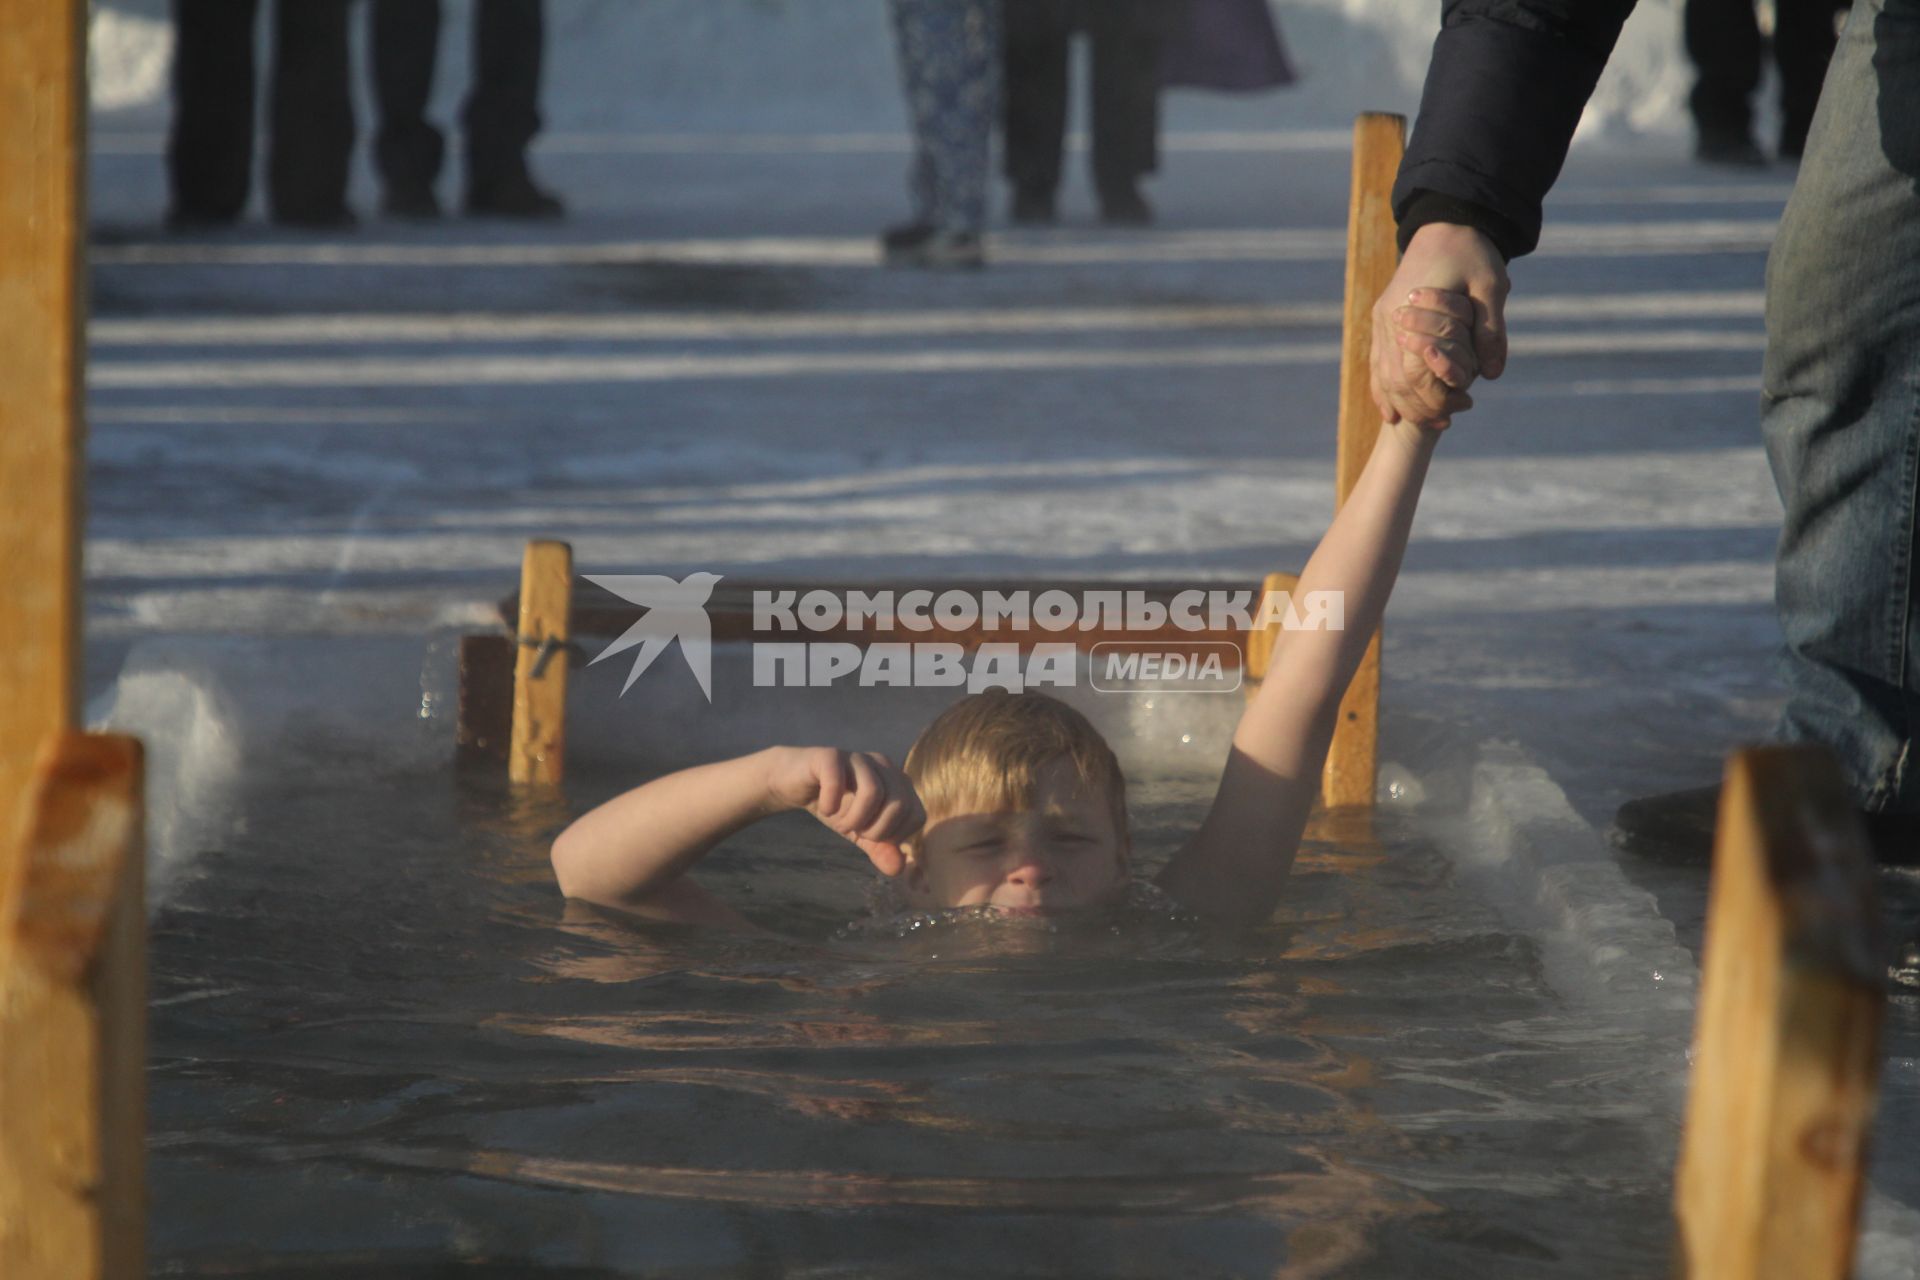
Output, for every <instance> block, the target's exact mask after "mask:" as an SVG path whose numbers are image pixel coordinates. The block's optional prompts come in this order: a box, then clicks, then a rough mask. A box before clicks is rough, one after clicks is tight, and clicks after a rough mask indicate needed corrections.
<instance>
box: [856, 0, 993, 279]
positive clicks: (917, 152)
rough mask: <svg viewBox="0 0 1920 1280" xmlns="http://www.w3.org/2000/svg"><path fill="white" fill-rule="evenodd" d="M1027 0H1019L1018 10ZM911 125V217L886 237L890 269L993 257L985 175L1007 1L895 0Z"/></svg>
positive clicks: (963, 264) (981, 261) (963, 263)
mask: <svg viewBox="0 0 1920 1280" xmlns="http://www.w3.org/2000/svg"><path fill="white" fill-rule="evenodd" d="M1027 2H1028V0H1013V4H1014V7H1015V8H1018V7H1019V6H1020V5H1022V4H1025V3H1027ZM891 4H892V9H893V30H894V38H895V41H896V45H897V48H898V51H899V57H900V83H901V87H902V89H903V90H904V92H905V94H906V99H907V117H908V121H909V123H910V125H911V127H912V129H913V152H914V154H913V170H912V174H911V182H910V186H911V189H912V194H913V220H912V221H911V222H908V223H906V224H905V225H903V226H898V227H894V228H892V229H891V230H889V231H887V232H886V233H885V234H883V235H882V236H881V237H880V245H881V249H882V252H883V253H884V255H885V258H886V261H887V264H888V265H889V266H914V267H977V266H981V265H982V264H984V263H985V262H986V249H985V245H984V243H983V241H982V239H981V234H982V232H983V231H984V230H985V228H986V223H987V175H988V170H989V167H990V165H991V157H992V154H993V122H994V117H995V115H996V113H997V112H998V109H999V103H1000V57H1001V51H1000V28H1001V11H1000V9H1001V6H1000V0H891Z"/></svg>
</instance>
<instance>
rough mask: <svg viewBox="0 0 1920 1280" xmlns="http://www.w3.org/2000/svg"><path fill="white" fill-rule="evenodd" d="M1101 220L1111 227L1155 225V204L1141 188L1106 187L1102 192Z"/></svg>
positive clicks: (1131, 185)
mask: <svg viewBox="0 0 1920 1280" xmlns="http://www.w3.org/2000/svg"><path fill="white" fill-rule="evenodd" d="M1100 221H1102V222H1104V223H1106V224H1107V225H1108V226H1110V227H1148V226H1152V225H1153V206H1152V205H1150V204H1148V203H1147V198H1146V197H1145V196H1143V195H1141V194H1140V188H1138V187H1136V186H1134V185H1133V184H1132V183H1128V184H1127V185H1126V186H1124V187H1106V188H1102V190H1101V192H1100Z"/></svg>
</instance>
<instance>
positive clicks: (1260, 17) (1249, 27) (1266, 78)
mask: <svg viewBox="0 0 1920 1280" xmlns="http://www.w3.org/2000/svg"><path fill="white" fill-rule="evenodd" d="M1182 7H1183V8H1185V10H1186V12H1185V14H1184V15H1182V19H1181V20H1180V21H1178V22H1176V23H1175V24H1174V27H1173V30H1171V31H1169V32H1168V33H1167V38H1166V44H1165V45H1164V46H1163V48H1162V51H1161V57H1160V83H1161V84H1163V85H1167V86H1168V87H1175V86H1179V87H1185V88H1194V89H1224V90H1229V91H1241V92H1244V91H1250V90H1257V89H1277V88H1279V87H1280V86H1282V85H1288V84H1292V83H1293V82H1294V80H1295V79H1296V77H1295V75H1294V71H1293V64H1292V63H1290V62H1288V61H1287V51H1286V48H1285V47H1284V46H1283V45H1282V44H1281V43H1280V29H1279V28H1278V27H1277V26H1275V25H1274V21H1273V10H1272V9H1271V8H1269V7H1268V4H1267V0H1186V3H1185V4H1184V5H1183V6H1182Z"/></svg>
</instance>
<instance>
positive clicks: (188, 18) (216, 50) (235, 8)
mask: <svg viewBox="0 0 1920 1280" xmlns="http://www.w3.org/2000/svg"><path fill="white" fill-rule="evenodd" d="M256 7H257V6H256V5H255V2H254V0H173V24H174V54H173V127H172V135H171V137H169V139H168V141H167V179H168V183H169V185H170V186H171V188H172V194H171V205H170V207H169V210H168V215H167V216H168V219H169V221H173V222H181V223H192V222H230V221H232V220H233V219H235V218H238V217H239V216H240V214H241V212H242V211H243V210H244V209H245V208H246V207H247V188H248V186H249V185H250V184H251V181H252V173H253V18H254V12H255V9H256Z"/></svg>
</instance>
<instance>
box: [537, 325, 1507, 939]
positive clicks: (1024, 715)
mask: <svg viewBox="0 0 1920 1280" xmlns="http://www.w3.org/2000/svg"><path fill="white" fill-rule="evenodd" d="M1409 303H1410V305H1409V307H1407V308H1404V309H1403V310H1404V311H1405V312H1407V313H1408V314H1407V315H1405V316H1402V317H1400V319H1401V322H1402V324H1403V326H1408V327H1409V328H1410V327H1411V325H1413V324H1417V323H1419V322H1422V321H1425V322H1427V323H1426V327H1427V328H1428V329H1431V330H1435V331H1436V334H1435V335H1434V336H1421V335H1419V334H1417V333H1414V334H1412V335H1411V336H1409V334H1408V333H1407V332H1403V334H1402V336H1401V338H1400V341H1401V345H1402V347H1403V348H1404V349H1405V351H1406V352H1407V355H1408V358H1409V359H1411V360H1416V361H1420V362H1421V363H1423V364H1424V365H1425V366H1426V367H1427V368H1428V369H1429V370H1430V372H1431V374H1432V375H1433V376H1435V377H1437V378H1439V379H1440V380H1442V381H1445V382H1447V383H1448V384H1449V385H1451V386H1456V387H1457V386H1461V385H1464V383H1465V382H1467V381H1470V380H1471V378H1470V377H1468V376H1467V375H1468V374H1469V373H1470V369H1471V361H1472V359H1473V356H1472V352H1471V348H1470V347H1469V346H1468V345H1467V344H1466V343H1464V342H1460V341H1453V340H1448V339H1446V338H1443V337H1440V336H1438V335H1440V334H1448V333H1456V332H1457V333H1464V332H1465V329H1464V328H1463V327H1462V325H1460V324H1455V325H1449V324H1447V323H1446V322H1447V321H1448V320H1453V321H1464V322H1469V323H1470V321H1471V319H1472V312H1471V304H1469V303H1467V302H1466V300H1465V299H1464V297H1463V296H1462V295H1457V294H1443V293H1440V292H1439V291H1436V290H1426V289H1422V290H1417V291H1416V292H1415V293H1414V294H1412V295H1411V296H1410V298H1409ZM1463 308H1465V316H1464V318H1463V317H1462V316H1461V314H1460V313H1461V311H1462V309H1463ZM1455 403H1456V404H1457V405H1458V407H1460V408H1465V407H1466V405H1467V403H1468V401H1467V400H1466V397H1465V396H1464V395H1456V399H1455ZM1443 428H1444V424H1443ZM1443 428H1442V429H1443ZM1439 436H1440V430H1439V429H1429V428H1424V427H1416V426H1413V425H1412V424H1410V423H1408V422H1405V421H1401V422H1396V423H1387V424H1384V425H1382V427H1381V429H1380V437H1379V441H1378V443H1377V444H1376V445H1375V446H1374V450H1373V454H1372V456H1371V457H1370V458H1369V459H1368V461H1367V465H1366V468H1365V470H1364V471H1363V472H1362V474H1361V477H1360V481H1359V483H1358V484H1357V485H1355V486H1354V488H1353V490H1352V492H1351V493H1349V495H1348V497H1347V501H1346V503H1345V504H1344V505H1343V506H1342V507H1341V508H1340V511H1339V514H1338V515H1337V516H1335V518H1334V521H1333V524H1332V526H1331V527H1330V528H1329V529H1328V530H1327V533H1326V535H1325V536H1324V537H1323V538H1322V539H1321V540H1320V545H1319V547H1318V548H1317V549H1316V550H1315V551H1314V553H1313V556H1312V558H1311V559H1310V560H1308V562H1307V567H1306V570H1305V572H1304V573H1302V574H1301V576H1300V582H1299V587H1298V590H1299V592H1300V593H1301V594H1302V596H1303V598H1311V595H1312V593H1314V592H1336V593H1340V594H1341V595H1343V596H1344V597H1345V598H1344V623H1345V625H1344V627H1343V628H1342V629H1340V630H1303V631H1288V632H1285V633H1284V634H1283V635H1282V637H1281V639H1280V641H1279V643H1278V644H1277V645H1276V646H1275V650H1274V654H1273V657H1272V660H1271V663H1270V665H1269V666H1268V669H1267V675H1266V679H1265V680H1264V681H1263V682H1262V684H1261V687H1260V690H1259V692H1258V693H1257V694H1256V695H1255V697H1254V698H1253V699H1252V701H1250V702H1249V703H1248V704H1247V709H1246V711H1245V713H1244V714H1243V715H1242V716H1241V718H1240V724H1239V727H1238V728H1237V729H1236V730H1235V732H1234V735H1233V747H1232V750H1231V751H1230V752H1229V754H1228V757H1227V762H1226V767H1225V769H1224V771H1223V772H1222V774H1221V778H1220V786H1219V790H1218V791H1217V792H1216V793H1215V795H1214V800H1213V805H1212V807H1211V808H1210V809H1209V810H1208V812H1207V816H1206V818H1205V819H1204V820H1203V821H1202V822H1201V824H1200V829H1199V830H1198V831H1196V832H1195V833H1194V834H1193V836H1192V837H1191V838H1190V839H1189V840H1188V841H1187V842H1186V844H1185V845H1183V846H1182V847H1181V848H1180V849H1179V851H1178V852H1176V853H1175V854H1174V855H1173V857H1172V858H1171V859H1170V860H1169V861H1168V863H1167V865H1166V867H1165V869H1164V870H1162V871H1161V872H1160V874H1159V876H1158V877H1157V883H1158V885H1159V887H1160V888H1161V889H1162V890H1164V891H1165V892H1166V893H1167V894H1168V895H1169V896H1171V897H1172V898H1173V899H1174V900H1176V901H1177V902H1179V903H1180V904H1181V905H1183V906H1185V907H1187V908H1189V909H1191V910H1194V911H1197V912H1200V913H1202V914H1203V915H1206V916H1209V917H1212V918H1214V919H1217V920H1220V921H1223V922H1227V923H1232V924H1253V923H1258V922H1259V921H1261V920H1264V919H1266V917H1267V916H1268V915H1270V914H1271V913H1272V911H1273V908H1274V906H1275V904H1276V903H1277V902H1278V901H1279V898H1280V893H1281V889H1282V887H1283V886H1284V885H1285V883H1286V879H1287V875H1288V872H1289V871H1290V869H1291V868H1292V866H1293V857H1294V852H1295V850H1296V848H1297V847H1298V845H1299V843H1300V835H1301V832H1302V831H1303V830H1304V829H1305V828H1306V823H1307V817H1308V814H1309V812H1310V811H1311V809H1312V807H1313V803H1314V799H1315V797H1316V796H1317V794H1318V792H1319V784H1320V773H1321V766H1322V765H1323V764H1324V762H1325V760H1326V755H1327V748H1328V746H1329V745H1330V744H1331V742H1332V740H1333V729H1334V723H1335V719H1336V717H1337V716H1338V714H1339V708H1340V699H1341V696H1342V695H1343V694H1344V693H1345V691H1346V687H1347V684H1348V683H1349V681H1351V680H1352V678H1353V673H1354V672H1355V671H1356V670H1357V669H1358V668H1359V665H1360V659H1361V657H1362V655H1364V654H1365V652H1366V648H1367V642H1368V640H1369V639H1370V638H1371V637H1372V635H1373V632H1374V629H1375V627H1377V626H1378V625H1379V622H1380V618H1381V615H1382V614H1383V613H1384V612H1385V611H1386V605H1387V597H1388V595H1389V594H1390V593H1391V592H1392V590H1393V583H1394V578H1395V577H1396V576H1397V575H1398V573H1399V570H1400V560H1401V556H1402V555H1403V553H1404V552H1405V550H1406V545H1407V534H1408V531H1409V529H1410V528H1411V527H1412V524H1413V512H1414V507H1415V505H1416V504H1417V502H1418V501H1419V497H1420V487H1421V484H1422V482H1423V481H1424V480H1425V478H1426V472H1427V464H1428V462H1429V460H1430V459H1431V458H1432V456H1433V449H1434V445H1435V444H1436V442H1437V441H1438V439H1439ZM790 809H804V810H806V811H807V812H808V813H811V814H813V815H814V817H816V818H818V819H819V820H820V821H821V822H823V823H825V824H826V826H827V827H828V828H829V829H830V830H832V831H834V832H836V833H837V834H839V835H841V836H843V837H845V838H846V839H847V840H849V841H851V842H852V843H853V844H854V845H856V846H858V847H859V848H860V850H861V851H862V852H864V853H865V854H866V855H867V857H868V858H869V859H870V860H871V861H872V862H873V865H874V867H875V868H877V869H878V870H879V872H880V873H881V874H882V875H884V876H888V877H890V878H892V879H894V880H895V881H896V882H897V883H898V884H899V885H900V887H901V889H902V890H903V891H904V894H905V897H906V899H907V901H908V903H909V904H911V905H912V906H914V907H916V908H919V909H938V908H948V907H979V908H986V909H989V910H991V911H993V912H996V913H1001V914H1007V915H1054V914H1060V913H1066V912H1071V911H1074V910H1076V909H1080V908H1087V907H1096V906H1101V905H1104V904H1106V903H1108V902H1111V901H1113V900H1114V899H1115V898H1117V897H1118V896H1119V895H1120V894H1122V893H1123V892H1124V891H1125V888H1126V886H1127V883H1128V879H1129V875H1130V871H1129V855H1130V852H1131V848H1130V842H1129V839H1128V830H1127V812H1126V783H1125V780H1124V779H1123V778H1122V776H1121V773H1120V767H1119V765H1118V763H1117V762H1116V761H1115V759H1114V755H1113V751H1112V750H1111V749H1110V748H1109V747H1108V746H1107V744H1106V742H1105V741H1104V740H1103V739H1102V738H1101V737H1100V735H1099V733H1098V732H1097V731H1096V730H1095V729H1094V728H1093V726H1092V725H1090V724H1088V723H1087V721H1086V719H1085V717H1083V716H1081V715H1080V714H1079V713H1078V712H1076V711H1074V710H1072V709H1071V708H1069V707H1067V706H1066V705H1065V704H1063V703H1060V702H1058V701H1055V700H1054V699H1052V698H1047V697H1043V696H1041V695H1038V694H1033V693H1023V694H1007V693H1004V692H999V693H985V694H977V695H974V696H972V697H969V698H965V699H963V700H962V701H960V702H958V703H956V704H955V705H954V706H952V707H950V708H948V709H947V710H946V711H945V712H944V713H942V714H941V715H940V716H938V717H936V718H935V720H934V721H933V723H932V724H930V725H929V726H928V727H927V728H926V729H925V730H924V731H922V733H921V735H920V737H919V740H918V741H916V742H915V743H914V745H913V749H912V750H911V751H910V752H909V753H908V755H907V759H906V764H905V767H904V768H898V767H896V766H895V765H894V764H893V762H892V761H890V760H888V759H887V758H886V757H885V756H882V755H877V754H874V753H872V752H863V751H843V750H841V749H839V748H837V747H769V748H767V749H766V750H764V751H759V752H756V753H754V754H752V755H746V756H740V757H738V758H736V759H732V760H723V761H720V762H719V763H717V764H708V765H701V766H700V767H698V768H693V769H686V770H682V771H680V772H678V773H674V774H669V775H668V776H666V777H663V778H659V779H656V780H654V781H652V782H649V783H647V784H646V785H644V786H641V787H637V788H635V789H634V790H632V791H629V792H627V793H626V794H624V795H621V796H618V797H616V798H615V799H613V800H610V801H608V802H607V803H605V804H603V805H601V806H600V807H598V808H597V809H594V810H593V811H591V812H589V813H587V814H585V815H583V816H582V817H581V818H579V819H578V820H577V821H575V822H574V823H573V825H572V826H570V827H568V828H567V829H566V830H565V831H563V832H562V833H561V834H560V836H559V838H558V839H556V840H555V841H554V844H553V867H554V873H555V875H556V876H557V877H558V879H559V882H560V888H561V891H562V892H563V893H565V894H566V895H567V896H568V897H570V898H579V899H583V900H585V901H588V902H594V903H599V904H601V905H603V906H609V907H615V908H618V909H620V910H624V911H630V912H634V913H636V914H639V915H644V916H650V917H654V918H657V919H668V920H679V921H686V922H702V923H710V924H720V925H728V926H735V927H749V928H750V927H752V926H751V925H749V924H748V922H747V920H746V918H745V917H743V916H741V915H740V914H739V913H738V912H736V911H734V910H733V909H732V908H731V907H728V906H727V905H726V904H725V903H723V902H721V901H720V900H719V899H717V898H715V897H713V896H712V895H710V894H708V893H707V892H706V891H705V890H703V889H701V888H700V887H699V886H697V885H696V884H694V883H693V881H692V880H691V879H689V878H688V876H687V872H688V871H689V870H691V869H692V867H693V866H694V864H695V863H697V862H698V861H699V860H700V859H701V858H702V857H703V856H704V855H705V854H706V853H707V852H708V851H709V850H710V849H712V848H713V847H714V846H715V845H717V844H719V843H720V842H721V841H722V840H724V839H726V838H727V837H728V836H730V835H732V834H733V833H735V832H737V831H739V830H741V829H742V828H744V827H746V826H747V825H749V824H750V823H753V822H757V821H759V820H760V819H762V818H766V817H770V816H771V815H773V814H775V813H780V812H783V811H786V810H790Z"/></svg>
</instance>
